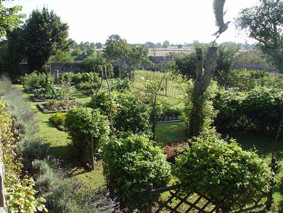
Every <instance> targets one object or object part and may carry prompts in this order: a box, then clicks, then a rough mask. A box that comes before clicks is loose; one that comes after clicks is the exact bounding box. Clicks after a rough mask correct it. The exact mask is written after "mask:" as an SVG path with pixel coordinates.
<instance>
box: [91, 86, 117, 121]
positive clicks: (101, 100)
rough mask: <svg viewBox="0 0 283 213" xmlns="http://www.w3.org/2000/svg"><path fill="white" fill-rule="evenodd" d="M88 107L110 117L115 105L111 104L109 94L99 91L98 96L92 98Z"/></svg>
mask: <svg viewBox="0 0 283 213" xmlns="http://www.w3.org/2000/svg"><path fill="white" fill-rule="evenodd" d="M87 106H88V107H91V108H94V109H99V110H100V112H101V113H102V114H103V115H106V116H108V117H109V114H110V110H111V108H113V103H111V99H110V96H109V93H108V92H106V91H99V92H98V93H97V94H94V95H93V96H92V97H91V101H90V102H89V103H87Z"/></svg>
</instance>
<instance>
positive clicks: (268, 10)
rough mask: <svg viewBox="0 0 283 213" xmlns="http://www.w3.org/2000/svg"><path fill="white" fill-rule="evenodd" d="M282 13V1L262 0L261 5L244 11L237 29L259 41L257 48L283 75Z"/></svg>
mask: <svg viewBox="0 0 283 213" xmlns="http://www.w3.org/2000/svg"><path fill="white" fill-rule="evenodd" d="M282 11H283V2H282V0H261V1H260V5H258V6H253V7H251V8H246V9H243V10H242V11H241V12H240V14H239V17H238V18H237V20H236V24H237V25H236V27H237V28H238V29H240V30H244V29H245V30H247V32H248V35H249V37H251V38H254V39H255V40H256V41H257V46H258V47H259V48H260V50H261V51H262V52H263V53H265V54H267V55H269V56H270V57H271V58H272V59H273V62H274V64H275V66H276V67H277V69H278V70H279V71H280V72H281V73H283V41H282V26H283V16H282Z"/></svg>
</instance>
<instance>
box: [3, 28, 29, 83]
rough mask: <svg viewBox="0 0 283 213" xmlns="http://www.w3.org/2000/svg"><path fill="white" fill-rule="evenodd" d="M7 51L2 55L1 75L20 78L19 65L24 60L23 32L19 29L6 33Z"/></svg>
mask: <svg viewBox="0 0 283 213" xmlns="http://www.w3.org/2000/svg"><path fill="white" fill-rule="evenodd" d="M6 38H7V49H6V50H5V51H3V52H2V54H3V58H2V60H3V68H2V69H3V73H5V74H6V75H8V76H9V77H10V78H12V79H15V78H16V77H18V76H20V63H21V62H22V59H23V58H24V46H23V32H22V30H21V29H20V28H16V29H14V30H13V31H8V32H7V35H6Z"/></svg>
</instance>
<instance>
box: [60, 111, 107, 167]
mask: <svg viewBox="0 0 283 213" xmlns="http://www.w3.org/2000/svg"><path fill="white" fill-rule="evenodd" d="M65 126H66V127H67V128H68V134H69V135H70V137H71V138H72V143H73V144H72V145H73V148H74V150H75V152H76V153H77V154H78V156H79V157H80V158H81V159H83V160H84V161H85V162H89V161H90V160H89V158H90V157H89V156H90V155H91V154H92V153H90V152H91V150H92V147H90V144H91V143H90V141H91V137H93V141H94V143H93V150H94V154H95V155H98V152H99V149H100V148H101V146H102V145H103V143H105V142H106V141H107V140H108V135H109V133H110V130H109V123H108V120H107V118H106V117H105V116H103V115H101V113H100V111H99V110H97V109H91V108H87V107H77V108H72V109H71V110H70V111H69V112H68V113H67V115H66V117H65Z"/></svg>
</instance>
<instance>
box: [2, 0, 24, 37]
mask: <svg viewBox="0 0 283 213" xmlns="http://www.w3.org/2000/svg"><path fill="white" fill-rule="evenodd" d="M4 1H9V0H0V38H1V37H3V36H5V35H6V33H7V31H8V30H12V29H13V28H15V27H17V26H18V25H19V24H21V23H22V21H21V19H22V18H24V17H25V15H24V14H19V12H20V11H21V10H22V7H21V6H14V7H10V8H7V7H4V5H3V2H4Z"/></svg>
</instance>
